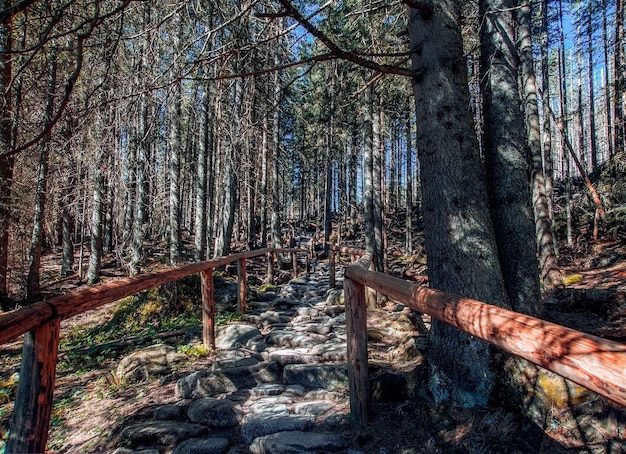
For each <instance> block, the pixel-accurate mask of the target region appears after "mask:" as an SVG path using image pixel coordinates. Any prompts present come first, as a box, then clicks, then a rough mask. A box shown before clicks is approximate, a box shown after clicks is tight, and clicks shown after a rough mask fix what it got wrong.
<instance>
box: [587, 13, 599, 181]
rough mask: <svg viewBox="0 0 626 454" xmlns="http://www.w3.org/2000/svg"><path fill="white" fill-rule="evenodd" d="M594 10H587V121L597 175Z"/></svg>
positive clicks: (590, 152) (593, 168)
mask: <svg viewBox="0 0 626 454" xmlns="http://www.w3.org/2000/svg"><path fill="white" fill-rule="evenodd" d="M591 17H592V11H591V6H590V5H589V6H588V10H587V24H586V28H587V68H588V69H587V91H588V93H587V96H588V97H589V114H588V115H587V121H588V122H589V126H588V128H589V154H590V157H591V169H590V170H591V173H592V174H593V175H597V173H598V172H599V171H600V168H599V167H598V139H597V137H596V95H595V92H594V87H593V71H594V59H593V28H592V27H593V25H592V24H591Z"/></svg>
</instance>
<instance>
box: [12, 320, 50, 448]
mask: <svg viewBox="0 0 626 454" xmlns="http://www.w3.org/2000/svg"><path fill="white" fill-rule="evenodd" d="M60 326H61V320H60V319H58V318H57V319H54V320H52V321H49V322H46V323H44V324H43V325H41V326H40V327H39V328H37V329H35V330H33V331H30V332H28V333H26V335H25V336H24V347H23V353H22V368H21V370H20V382H19V385H18V387H17V395H16V397H15V405H14V407H13V415H12V417H11V431H10V435H9V440H8V442H7V445H6V447H5V452H6V453H7V454H8V453H18V452H20V453H34V452H45V450H46V443H47V441H48V430H49V427H50V415H51V414H52V399H53V395H54V382H55V376H56V365H57V357H58V353H59V335H60Z"/></svg>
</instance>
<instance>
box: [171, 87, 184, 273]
mask: <svg viewBox="0 0 626 454" xmlns="http://www.w3.org/2000/svg"><path fill="white" fill-rule="evenodd" d="M172 96H173V98H174V99H173V103H172V104H173V106H172V111H171V112H170V125H169V127H170V130H169V164H170V168H169V176H170V197H169V233H170V235H169V243H170V244H169V246H170V247H169V252H170V257H169V262H170V265H177V264H178V262H179V261H180V250H181V238H180V227H181V209H180V208H181V203H180V154H181V153H180V151H181V147H182V139H181V115H182V106H181V99H180V98H181V96H182V91H181V86H180V82H179V81H178V82H176V83H175V86H174V90H173V94H172Z"/></svg>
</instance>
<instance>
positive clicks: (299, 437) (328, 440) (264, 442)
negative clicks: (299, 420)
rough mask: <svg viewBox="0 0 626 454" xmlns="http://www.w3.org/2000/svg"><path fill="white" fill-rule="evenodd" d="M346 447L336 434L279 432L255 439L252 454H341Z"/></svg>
mask: <svg viewBox="0 0 626 454" xmlns="http://www.w3.org/2000/svg"><path fill="white" fill-rule="evenodd" d="M345 447H346V442H345V441H344V440H343V439H342V438H341V436H339V435H337V434H334V433H316V432H300V431H291V432H279V433H274V434H270V435H266V436H262V437H259V438H257V439H255V440H254V441H253V442H252V444H251V445H250V452H251V453H252V454H325V453H329V452H340V451H343V450H344V449H345Z"/></svg>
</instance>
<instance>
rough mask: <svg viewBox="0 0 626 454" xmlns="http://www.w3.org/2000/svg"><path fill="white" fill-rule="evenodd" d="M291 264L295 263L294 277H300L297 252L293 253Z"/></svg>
mask: <svg viewBox="0 0 626 454" xmlns="http://www.w3.org/2000/svg"><path fill="white" fill-rule="evenodd" d="M291 264H292V265H293V278H294V279H295V278H297V277H298V258H297V257H296V253H295V252H292V253H291Z"/></svg>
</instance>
